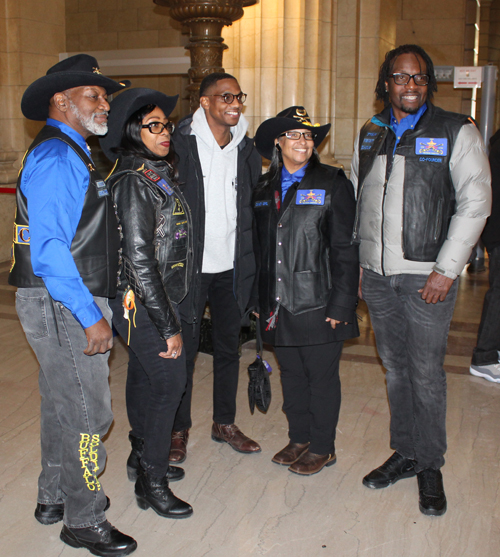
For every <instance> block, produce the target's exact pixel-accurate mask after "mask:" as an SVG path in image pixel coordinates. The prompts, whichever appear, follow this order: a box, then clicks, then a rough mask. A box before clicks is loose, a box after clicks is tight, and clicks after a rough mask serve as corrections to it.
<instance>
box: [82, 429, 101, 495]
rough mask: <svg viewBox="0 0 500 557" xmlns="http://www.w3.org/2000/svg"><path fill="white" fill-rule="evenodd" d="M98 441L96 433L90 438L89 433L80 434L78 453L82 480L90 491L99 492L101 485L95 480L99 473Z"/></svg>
mask: <svg viewBox="0 0 500 557" xmlns="http://www.w3.org/2000/svg"><path fill="white" fill-rule="evenodd" d="M100 441H101V440H100V438H99V434H98V433H94V434H93V435H92V436H91V435H90V434H89V433H80V445H79V449H78V452H79V454H80V462H81V464H82V469H83V479H84V480H85V484H86V485H87V487H88V489H89V490H90V491H100V490H101V484H100V483H99V480H98V479H97V473H98V471H99V464H98V454H97V449H98V447H99V443H100Z"/></svg>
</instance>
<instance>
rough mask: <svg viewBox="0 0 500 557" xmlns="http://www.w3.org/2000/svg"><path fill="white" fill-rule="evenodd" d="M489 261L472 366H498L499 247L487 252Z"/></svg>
mask: <svg viewBox="0 0 500 557" xmlns="http://www.w3.org/2000/svg"><path fill="white" fill-rule="evenodd" d="M488 257H489V261H490V269H489V272H490V277H489V278H490V288H489V290H488V292H486V295H485V296H484V303H483V311H482V314H481V323H480V324H479V331H478V333H477V345H476V347H475V348H474V352H473V354H472V364H473V365H475V366H489V365H491V364H498V361H499V351H500V246H497V247H496V248H495V249H493V250H491V252H488Z"/></svg>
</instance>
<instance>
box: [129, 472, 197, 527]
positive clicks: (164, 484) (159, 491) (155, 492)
mask: <svg viewBox="0 0 500 557" xmlns="http://www.w3.org/2000/svg"><path fill="white" fill-rule="evenodd" d="M135 497H136V499H137V505H138V506H139V508H141V509H143V510H147V509H149V507H151V508H152V509H153V510H154V511H155V512H156V513H157V514H159V515H160V516H164V517H166V518H187V517H188V516H191V515H192V514H193V508H192V507H191V505H189V504H188V503H186V502H185V501H183V500H182V499H179V498H178V497H176V496H175V495H174V494H173V493H172V491H171V489H170V488H169V487H168V479H167V477H166V476H164V477H163V478H157V477H155V476H151V475H149V474H148V473H147V472H144V473H142V474H141V475H140V476H139V477H138V478H137V481H136V482H135Z"/></svg>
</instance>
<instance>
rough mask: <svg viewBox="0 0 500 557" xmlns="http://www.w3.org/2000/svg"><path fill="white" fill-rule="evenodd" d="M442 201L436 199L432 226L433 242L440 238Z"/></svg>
mask: <svg viewBox="0 0 500 557" xmlns="http://www.w3.org/2000/svg"><path fill="white" fill-rule="evenodd" d="M442 213H443V200H442V199H438V203H437V209H436V224H435V225H434V242H437V241H438V240H439V237H440V236H441V223H442V222H443V214H442Z"/></svg>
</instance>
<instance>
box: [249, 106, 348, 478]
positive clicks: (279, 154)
mask: <svg viewBox="0 0 500 557" xmlns="http://www.w3.org/2000/svg"><path fill="white" fill-rule="evenodd" d="M329 129H330V125H329V124H327V125H324V126H319V125H313V124H312V123H311V121H310V119H309V116H308V114H307V112H306V110H305V109H304V108H303V107H300V106H293V107H290V108H288V109H286V110H284V111H282V112H281V113H279V114H278V115H277V116H276V117H275V118H270V119H269V120H266V121H265V122H263V123H262V124H261V125H260V126H259V128H258V130H257V133H256V135H255V145H256V147H257V150H258V151H259V153H260V154H261V155H262V156H264V157H266V158H268V159H270V160H271V165H270V167H269V170H268V172H267V173H266V174H264V175H263V176H262V177H261V180H260V182H259V184H258V185H257V188H256V190H255V192H254V198H253V203H252V205H253V210H254V215H255V239H254V249H255V253H256V260H257V276H256V283H255V288H254V291H255V297H254V298H255V299H254V303H255V305H256V306H257V307H258V313H259V314H260V320H259V323H260V327H261V332H262V337H263V340H264V342H268V343H270V344H272V345H274V347H275V353H276V356H277V359H278V362H279V364H280V370H281V381H282V386H283V398H284V404H283V410H284V411H285V413H286V416H287V419H288V425H289V438H290V443H289V444H288V445H287V446H286V447H285V448H284V449H282V450H281V451H279V452H278V453H277V454H276V455H275V456H274V458H273V462H276V463H277V464H281V465H286V466H289V470H291V471H292V472H295V473H297V474H303V475H311V474H315V473H317V472H319V471H320V470H322V469H323V467H325V466H330V465H331V464H334V463H335V461H336V457H335V429H336V426H337V422H338V416H339V410H340V379H339V360H340V355H341V351H342V346H343V341H344V340H346V339H349V338H352V337H356V336H358V335H359V332H358V326H357V322H356V315H355V309H356V304H357V285H358V273H359V270H358V269H359V266H358V250H357V247H356V246H353V245H351V234H352V227H353V222H354V212H355V200H354V190H353V187H352V184H351V182H350V181H349V180H348V179H347V178H346V177H345V175H344V173H343V171H342V170H340V169H338V168H334V167H331V166H326V165H324V164H321V163H320V162H319V156H318V153H317V151H316V147H317V146H319V144H320V143H321V142H322V141H323V139H324V138H325V136H326V134H327V133H328V131H329Z"/></svg>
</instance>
